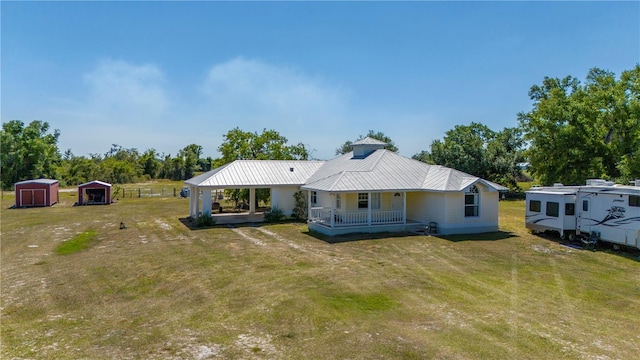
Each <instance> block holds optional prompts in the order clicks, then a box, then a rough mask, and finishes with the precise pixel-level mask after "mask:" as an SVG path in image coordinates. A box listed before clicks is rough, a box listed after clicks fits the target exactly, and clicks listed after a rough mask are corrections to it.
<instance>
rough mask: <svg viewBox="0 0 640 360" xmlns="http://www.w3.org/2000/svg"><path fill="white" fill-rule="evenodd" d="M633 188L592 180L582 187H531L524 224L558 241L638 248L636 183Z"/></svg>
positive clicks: (638, 194) (639, 190) (638, 196)
mask: <svg viewBox="0 0 640 360" xmlns="http://www.w3.org/2000/svg"><path fill="white" fill-rule="evenodd" d="M634 183H635V184H636V186H625V185H616V184H613V183H612V182H608V181H604V180H600V179H592V180H587V184H586V186H563V185H562V184H555V185H554V186H549V187H533V188H531V189H530V190H529V191H527V192H526V216H525V225H526V227H527V229H530V230H531V231H533V232H557V233H558V234H560V238H561V239H568V240H571V241H572V240H574V239H576V238H578V239H583V240H584V239H597V240H598V241H605V242H610V243H614V244H620V245H627V246H632V247H636V248H639V249H640V181H635V182H634Z"/></svg>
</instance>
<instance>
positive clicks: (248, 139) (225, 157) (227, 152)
mask: <svg viewBox="0 0 640 360" xmlns="http://www.w3.org/2000/svg"><path fill="white" fill-rule="evenodd" d="M218 151H220V153H221V154H222V158H221V159H219V160H218V163H217V164H216V165H217V166H221V165H224V164H228V163H230V162H232V161H234V160H307V159H308V157H309V152H308V151H307V149H306V147H305V146H304V144H302V143H298V144H297V145H287V138H285V137H284V136H282V135H280V133H278V132H277V131H275V130H267V129H263V130H262V133H261V134H258V133H257V132H247V131H243V130H240V129H239V128H235V129H232V130H229V131H228V132H227V133H226V134H225V135H224V141H223V142H222V144H220V146H219V147H218Z"/></svg>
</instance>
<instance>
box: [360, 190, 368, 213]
mask: <svg viewBox="0 0 640 360" xmlns="http://www.w3.org/2000/svg"><path fill="white" fill-rule="evenodd" d="M363 203H364V204H363ZM362 205H364V206H362ZM368 208H369V193H358V210H363V209H368Z"/></svg>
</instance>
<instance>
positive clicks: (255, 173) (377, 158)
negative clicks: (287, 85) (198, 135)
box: [185, 140, 508, 192]
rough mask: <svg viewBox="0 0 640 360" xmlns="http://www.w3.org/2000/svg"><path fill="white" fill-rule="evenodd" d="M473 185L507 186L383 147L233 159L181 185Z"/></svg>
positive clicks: (348, 188) (351, 188) (353, 188)
mask: <svg viewBox="0 0 640 360" xmlns="http://www.w3.org/2000/svg"><path fill="white" fill-rule="evenodd" d="M376 141H377V140H376ZM291 169H293V171H292V170H291ZM477 183H480V184H483V185H484V186H486V187H488V188H489V189H492V190H493V191H504V190H508V189H507V188H506V187H504V186H501V185H498V184H495V183H493V182H490V181H487V180H484V179H481V178H479V177H477V176H473V175H469V174H466V173H463V172H461V171H458V170H454V169H450V168H447V167H444V166H440V165H428V164H425V163H423V162H420V161H418V160H414V159H410V158H407V157H404V156H402V155H399V154H396V153H395V152H393V151H389V150H385V149H378V150H376V151H374V152H372V153H371V154H369V155H368V156H366V157H355V156H354V155H353V152H350V153H347V154H344V155H342V156H339V157H337V158H335V159H333V160H330V161H326V162H324V161H315V160H314V161H305V160H236V161H234V162H232V163H229V164H226V165H223V166H221V167H219V168H216V169H213V170H211V171H209V172H206V173H204V174H201V175H198V176H196V177H193V178H191V179H189V180H187V181H185V184H187V185H191V186H197V187H211V188H239V187H270V186H274V185H275V186H277V185H296V186H301V188H302V189H304V190H317V191H336V192H359V191H463V190H465V189H466V188H468V187H469V186H471V185H474V184H477Z"/></svg>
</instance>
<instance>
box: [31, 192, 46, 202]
mask: <svg viewBox="0 0 640 360" xmlns="http://www.w3.org/2000/svg"><path fill="white" fill-rule="evenodd" d="M44 195H45V190H44V189H34V190H33V206H45V205H46V204H47V203H46V200H45V196H44Z"/></svg>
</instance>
